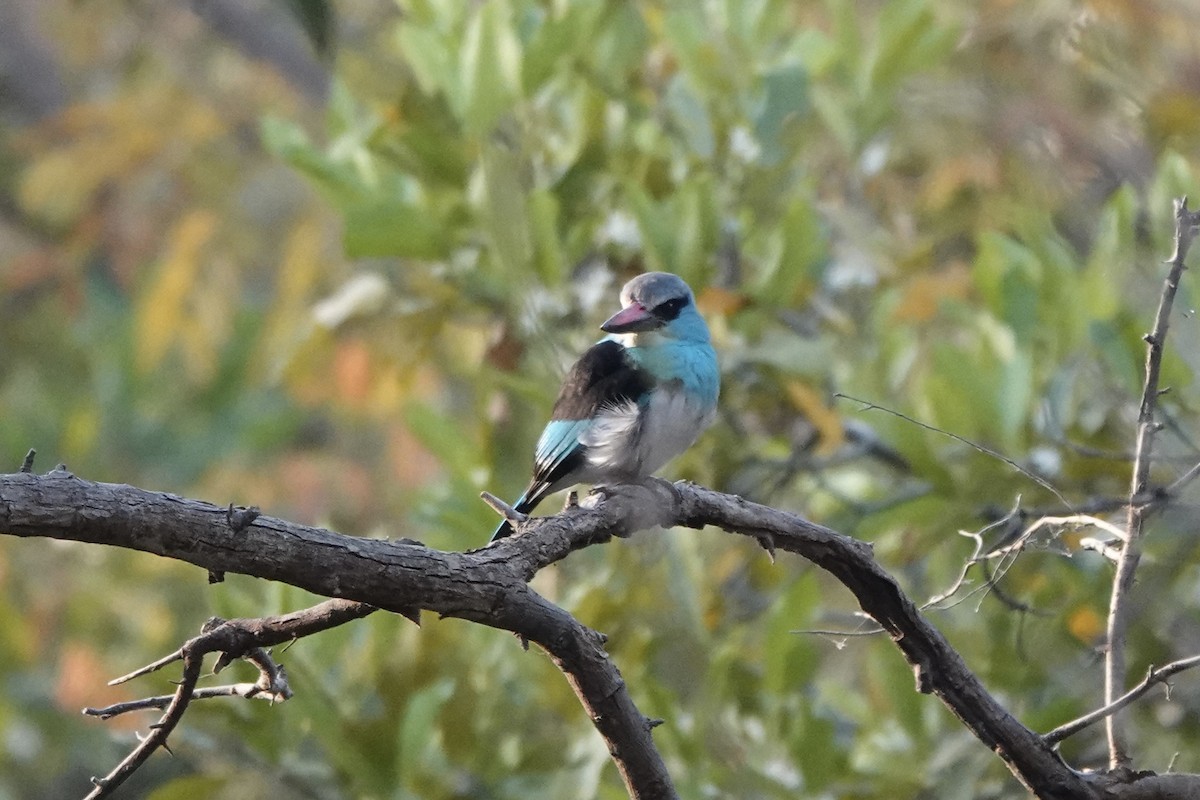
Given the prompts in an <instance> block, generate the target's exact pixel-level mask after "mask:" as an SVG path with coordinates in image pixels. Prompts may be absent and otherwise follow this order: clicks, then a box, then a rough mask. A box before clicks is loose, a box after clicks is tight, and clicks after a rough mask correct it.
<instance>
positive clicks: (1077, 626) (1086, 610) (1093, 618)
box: [1067, 606, 1105, 645]
mask: <svg viewBox="0 0 1200 800" xmlns="http://www.w3.org/2000/svg"><path fill="white" fill-rule="evenodd" d="M1067 630H1069V631H1070V632H1071V635H1072V636H1074V637H1075V638H1076V639H1078V640H1079V641H1081V642H1083V643H1084V644H1087V645H1092V644H1095V643H1096V641H1097V640H1098V639H1100V637H1101V636H1102V635H1103V634H1104V630H1105V622H1104V618H1103V617H1101V616H1100V614H1099V613H1097V611H1096V609H1094V608H1092V607H1091V606H1080V607H1079V608H1077V609H1075V610H1074V611H1073V612H1071V615H1070V616H1069V617H1068V618H1067Z"/></svg>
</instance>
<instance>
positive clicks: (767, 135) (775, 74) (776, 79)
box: [754, 64, 809, 166]
mask: <svg viewBox="0 0 1200 800" xmlns="http://www.w3.org/2000/svg"><path fill="white" fill-rule="evenodd" d="M808 108H809V80H808V71H807V70H806V69H805V68H804V67H803V66H801V65H799V64H789V65H787V66H783V67H780V68H778V69H774V70H772V71H771V72H768V73H767V74H766V75H765V76H763V100H762V107H761V108H760V109H759V112H758V114H756V115H755V118H754V136H755V138H756V139H758V143H759V144H760V145H761V146H762V156H761V161H762V163H763V164H764V165H766V166H771V165H774V164H777V163H779V161H781V160H782V159H783V158H784V157H785V156H786V155H787V149H786V148H785V147H784V135H785V133H786V131H787V129H788V127H789V126H791V125H795V124H796V123H797V122H798V121H799V120H800V119H801V118H802V117H803V116H804V115H805V114H806V113H807V111H808Z"/></svg>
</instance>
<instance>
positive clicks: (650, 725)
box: [646, 717, 666, 731]
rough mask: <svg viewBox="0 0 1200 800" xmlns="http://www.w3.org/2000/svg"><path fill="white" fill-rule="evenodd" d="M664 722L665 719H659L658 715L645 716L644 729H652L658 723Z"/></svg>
mask: <svg viewBox="0 0 1200 800" xmlns="http://www.w3.org/2000/svg"><path fill="white" fill-rule="evenodd" d="M664 722H666V720H665V719H659V718H658V717H647V718H646V729H647V730H651V731H652V730H654V729H655V728H657V727H658V726H659V725H662V724H663V723H664Z"/></svg>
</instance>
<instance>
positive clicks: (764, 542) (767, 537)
mask: <svg viewBox="0 0 1200 800" xmlns="http://www.w3.org/2000/svg"><path fill="white" fill-rule="evenodd" d="M754 538H755V540H757V541H758V545H759V547H761V548H762V549H763V550H766V551H767V555H768V556H770V558H771V563H772V564H774V563H775V537H774V536H772V535H771V534H769V533H760V534H757V535H755V537H754Z"/></svg>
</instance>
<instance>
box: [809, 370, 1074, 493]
mask: <svg viewBox="0 0 1200 800" xmlns="http://www.w3.org/2000/svg"><path fill="white" fill-rule="evenodd" d="M833 396H834V397H842V398H845V399H847V400H850V401H852V402H855V403H861V404H862V406H863V411H872V410H878V411H883V412H884V413H887V414H891V415H892V416H893V417H899V418H900V419H902V420H905V421H907V422H911V423H912V424H913V425H916V426H917V427H920V428H924V429H925V430H927V431H932V432H934V433H940V434H942V435H943V436H948V437H950V438H951V439H953V440H955V441H956V442H962V443H963V444H965V445H967V446H968V447H972V448H974V449H976V450H978V451H979V452H981V453H983V454H984V455H988V456H991V457H992V458H994V459H996V460H998V461H1002V462H1004V463H1005V464H1008V465H1009V466H1010V467H1012V468H1013V469H1015V470H1016V471H1017V472H1019V473H1021V474H1022V475H1024V476H1025V477H1026V478H1029V479H1030V480H1031V481H1033V482H1034V483H1036V484H1037V485H1038V486H1041V487H1042V488H1043V489H1045V490H1046V491H1048V492H1050V493H1051V494H1053V495H1054V496H1055V497H1057V498H1058V499H1059V500H1060V501H1062V504H1063V505H1065V506H1066V507H1067V508H1071V503H1070V501H1068V500H1067V498H1065V497H1063V495H1062V493H1061V492H1059V491H1058V489H1055V488H1054V486H1053V485H1052V484H1051V483H1050V482H1049V481H1048V480H1046V479H1045V478H1043V477H1041V476H1040V475H1037V474H1036V473H1033V472H1030V471H1029V470H1028V469H1026V468H1025V467H1022V466H1021V465H1020V464H1018V463H1017V462H1016V461H1013V460H1012V459H1011V458H1009V457H1008V456H1006V455H1004V454H1003V453H999V452H997V451H995V450H993V449H991V448H990V447H985V446H983V445H981V444H979V443H978V442H972V441H971V440H970V439H967V438H964V437H962V436H959V435H958V434H957V433H952V432H950V431H947V430H942V429H941V428H938V427H936V426H934V425H930V424H928V423H925V422H921V421H920V420H919V419H913V418H912V417H910V416H908V415H906V414H901V413H900V412H899V411H894V410H892V409H890V408H888V407H886V406H881V405H876V404H875V403H872V402H871V401H869V400H862V399H860V398H857V397H852V396H851V395H848V394H843V393H842V392H837V393H835V394H834V395H833Z"/></svg>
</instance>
